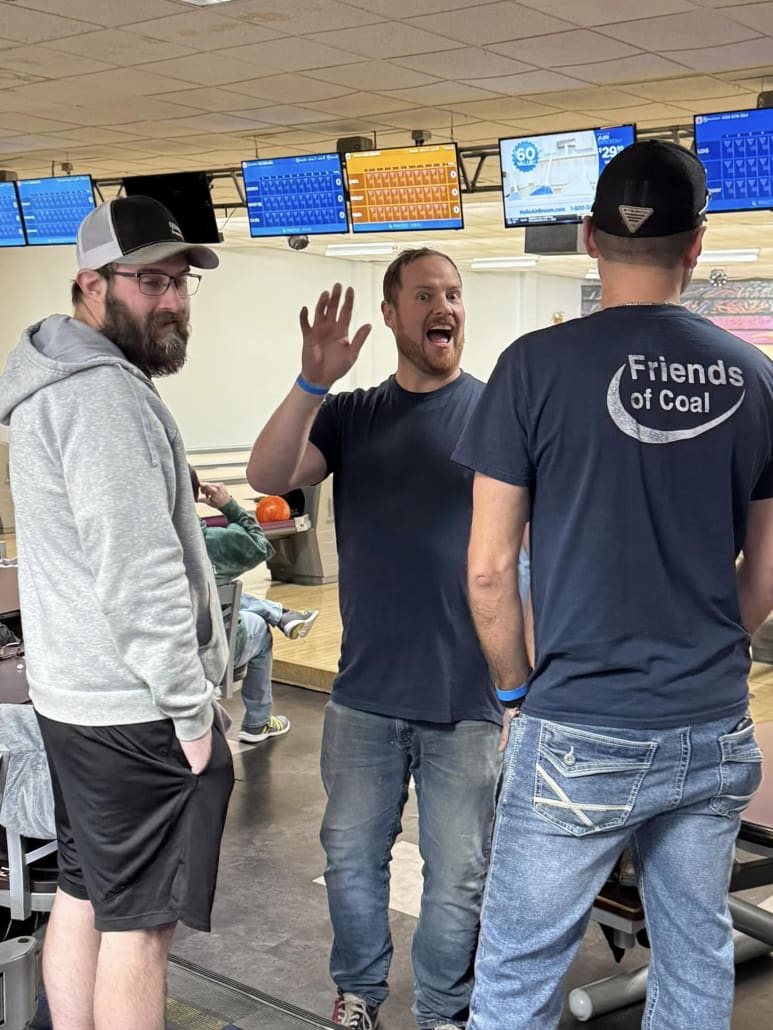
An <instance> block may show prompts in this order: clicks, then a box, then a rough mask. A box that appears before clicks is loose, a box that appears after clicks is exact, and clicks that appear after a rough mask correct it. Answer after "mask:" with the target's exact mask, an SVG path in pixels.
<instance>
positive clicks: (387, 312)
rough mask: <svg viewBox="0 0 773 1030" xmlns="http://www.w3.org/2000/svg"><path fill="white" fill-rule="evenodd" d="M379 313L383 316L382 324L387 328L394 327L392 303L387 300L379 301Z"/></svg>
mask: <svg viewBox="0 0 773 1030" xmlns="http://www.w3.org/2000/svg"><path fill="white" fill-rule="evenodd" d="M381 314H382V315H383V316H384V325H385V326H386V327H387V329H394V327H395V309H394V305H393V304H390V303H389V301H388V300H382V301H381Z"/></svg>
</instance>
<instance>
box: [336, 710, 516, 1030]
mask: <svg viewBox="0 0 773 1030" xmlns="http://www.w3.org/2000/svg"><path fill="white" fill-rule="evenodd" d="M499 733H500V728H499V727H498V726H496V725H495V724H494V723H488V722H473V721H469V722H458V723H452V724H448V725H445V724H441V723H428V722H406V721H404V720H401V719H392V718H386V717H384V716H380V715H372V714H370V713H369V712H360V711H357V710H355V709H353V708H346V707H344V706H343V705H338V704H336V703H335V702H333V701H331V702H330V703H329V704H328V705H327V708H326V711H325V725H324V730H323V734H322V780H323V783H324V785H325V790H326V792H327V797H328V801H327V807H326V809H325V815H324V819H323V822H322V832H321V835H320V837H321V840H322V846H323V847H324V849H325V853H326V855H327V866H326V867H325V882H326V884H327V894H328V904H329V906H330V918H331V921H332V924H333V935H334V943H333V950H332V954H331V958H330V975H331V978H332V979H333V982H334V983H335V984H336V986H337V987H338V989H339V990H340V991H351V992H352V993H354V994H357V995H359V996H360V997H362V998H365V999H366V1000H367V1001H368V1002H369V1003H370V1004H374V1005H378V1004H381V1003H382V1002H383V1001H384V999H385V998H386V997H387V994H388V993H389V989H388V986H387V974H388V972H389V964H390V961H391V958H392V938H391V935H390V932H389V916H388V906H389V862H390V859H391V853H392V845H393V844H394V841H395V838H396V837H397V835H398V833H399V832H400V830H401V828H402V827H401V817H402V812H403V807H404V805H405V802H406V800H407V798H408V781H409V778H410V777H411V775H412V776H413V779H414V782H415V784H416V800H417V803H418V809H419V850H420V852H421V857H422V859H423V860H424V870H423V872H424V887H423V893H422V899H421V912H420V915H419V919H418V922H417V925H416V931H415V933H414V937H413V952H412V954H413V970H414V977H415V987H416V1002H415V1005H414V1008H413V1012H414V1015H415V1017H416V1021H417V1023H418V1024H419V1026H420V1027H435V1026H439V1025H440V1024H441V1023H446V1022H449V1021H451V1022H454V1021H457V1020H458V1021H459V1022H463V1021H464V1018H465V1016H466V1011H467V1006H468V1004H469V999H470V989H471V978H472V963H473V958H474V955H475V946H476V943H477V936H478V926H479V916H480V903H481V897H482V893H483V882H484V878H485V867H486V861H487V858H488V851H489V844H490V837H491V827H492V821H493V816H494V802H495V793H496V788H497V784H498V781H499V773H500V769H501V755H500V754H499V753H498V752H497V742H498V738H499Z"/></svg>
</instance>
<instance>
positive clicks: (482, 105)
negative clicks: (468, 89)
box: [454, 94, 555, 131]
mask: <svg viewBox="0 0 773 1030" xmlns="http://www.w3.org/2000/svg"><path fill="white" fill-rule="evenodd" d="M548 95H549V94H548ZM454 110H455V111H456V112H457V113H458V114H469V115H472V117H473V118H488V119H490V120H491V121H494V122H497V121H501V120H502V119H503V118H506V119H510V118H520V117H522V116H523V117H528V116H529V115H534V116H535V117H536V116H537V115H540V114H541V115H546V116H547V115H552V114H553V113H554V112H555V107H548V106H547V105H546V104H538V103H537V102H536V101H534V100H524V99H523V98H522V97H501V98H500V99H499V100H473V102H472V103H471V104H460V105H457V106H456V107H455V108H454ZM546 131H547V129H546Z"/></svg>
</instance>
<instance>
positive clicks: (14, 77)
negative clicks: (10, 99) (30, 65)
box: [0, 51, 53, 92]
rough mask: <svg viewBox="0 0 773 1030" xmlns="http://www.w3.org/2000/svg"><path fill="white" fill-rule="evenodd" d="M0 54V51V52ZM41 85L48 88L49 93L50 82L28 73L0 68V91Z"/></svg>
mask: <svg viewBox="0 0 773 1030" xmlns="http://www.w3.org/2000/svg"><path fill="white" fill-rule="evenodd" d="M0 53H2V51H0ZM37 85H43V86H44V87H48V90H49V92H50V90H51V88H52V85H53V84H52V82H51V81H46V80H45V79H42V78H41V77H40V75H33V74H31V73H30V72H15V71H11V70H10V69H4V68H0V90H15V89H17V88H19V89H21V88H22V87H27V86H37Z"/></svg>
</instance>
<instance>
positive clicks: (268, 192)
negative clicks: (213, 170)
mask: <svg viewBox="0 0 773 1030" xmlns="http://www.w3.org/2000/svg"><path fill="white" fill-rule="evenodd" d="M242 176H243V178H244V192H245V195H246V198H247V215H248V218H249V221H250V235H251V236H299V235H304V236H311V235H317V234H320V233H342V232H348V231H349V223H348V221H347V218H346V197H345V194H344V176H343V171H342V169H341V155H340V154H307V155H302V156H300V157H274V158H266V159H265V160H263V159H259V160H255V161H242Z"/></svg>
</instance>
